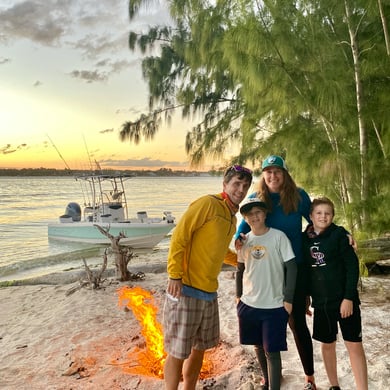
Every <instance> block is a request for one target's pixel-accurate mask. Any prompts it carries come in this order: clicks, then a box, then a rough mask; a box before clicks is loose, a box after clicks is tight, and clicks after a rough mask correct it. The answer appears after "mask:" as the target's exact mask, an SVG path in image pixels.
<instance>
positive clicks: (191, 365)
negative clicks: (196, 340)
mask: <svg viewBox="0 0 390 390" xmlns="http://www.w3.org/2000/svg"><path fill="white" fill-rule="evenodd" d="M203 356H204V351H200V350H196V349H192V351H191V355H190V356H189V358H188V359H186V360H185V362H184V366H183V380H184V386H183V390H195V387H196V382H197V381H198V378H199V373H200V370H201V368H202V364H203Z"/></svg>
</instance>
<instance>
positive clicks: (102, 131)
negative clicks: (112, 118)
mask: <svg viewBox="0 0 390 390" xmlns="http://www.w3.org/2000/svg"><path fill="white" fill-rule="evenodd" d="M113 132H114V129H104V130H100V131H99V133H100V134H106V133H113Z"/></svg>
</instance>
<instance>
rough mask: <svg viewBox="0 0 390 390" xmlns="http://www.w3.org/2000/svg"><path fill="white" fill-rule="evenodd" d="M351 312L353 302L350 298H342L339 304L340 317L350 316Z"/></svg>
mask: <svg viewBox="0 0 390 390" xmlns="http://www.w3.org/2000/svg"><path fill="white" fill-rule="evenodd" d="M352 314H353V302H352V301H351V300H350V299H343V301H342V302H341V305H340V315H341V318H347V317H350V316H351V315H352Z"/></svg>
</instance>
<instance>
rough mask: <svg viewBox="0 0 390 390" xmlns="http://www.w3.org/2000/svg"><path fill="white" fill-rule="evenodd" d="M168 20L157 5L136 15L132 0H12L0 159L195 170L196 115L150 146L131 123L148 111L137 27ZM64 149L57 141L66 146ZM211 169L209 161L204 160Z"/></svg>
mask: <svg viewBox="0 0 390 390" xmlns="http://www.w3.org/2000/svg"><path fill="white" fill-rule="evenodd" d="M161 20H168V14H167V11H166V10H164V9H163V8H162V7H159V6H158V5H156V4H154V5H153V9H149V10H147V11H146V10H145V11H143V12H142V13H141V15H140V16H139V17H138V18H137V20H136V21H134V22H131V23H130V22H129V18H128V0H101V1H91V0H82V1H81V0H65V1H64V0H40V1H39V0H31V1H19V0H2V1H1V3H0V26H1V29H0V168H39V167H44V168H58V169H62V168H65V165H64V162H63V161H62V159H61V157H60V155H61V156H62V157H63V159H64V160H65V161H66V163H67V164H68V165H69V166H70V167H71V168H72V169H87V168H89V160H92V161H94V160H97V161H98V162H99V163H100V165H101V166H102V167H110V168H114V169H115V168H116V169H142V168H146V169H159V168H162V167H165V168H172V169H188V168H189V166H188V162H187V157H186V154H185V150H184V142H185V134H186V132H187V130H188V129H189V128H190V127H191V124H190V123H188V122H184V123H182V122H180V121H179V120H176V121H174V122H173V124H172V126H170V127H165V128H164V129H163V130H161V131H160V132H159V133H158V135H157V136H156V138H155V139H154V140H153V141H151V142H147V143H145V142H144V143H142V144H141V145H133V144H130V143H129V142H121V141H120V140H119V131H120V128H121V125H122V124H123V123H124V122H125V121H126V120H134V119H136V118H137V117H138V116H139V114H140V113H141V112H146V111H147V88H146V84H145V82H144V81H143V80H142V76H141V60H140V58H141V57H140V55H139V54H134V53H132V52H131V51H130V50H129V49H128V43H127V41H128V34H129V31H130V30H135V31H142V30H143V31H146V29H147V27H148V26H149V25H155V24H157V21H161ZM56 149H57V150H56ZM207 168H209V166H208V165H205V166H204V167H203V169H207Z"/></svg>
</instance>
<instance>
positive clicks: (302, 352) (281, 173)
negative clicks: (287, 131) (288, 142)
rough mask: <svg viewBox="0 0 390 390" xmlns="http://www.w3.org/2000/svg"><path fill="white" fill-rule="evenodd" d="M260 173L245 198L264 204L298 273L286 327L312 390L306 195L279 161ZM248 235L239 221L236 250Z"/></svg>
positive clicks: (265, 165) (268, 162)
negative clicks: (304, 251) (304, 224)
mask: <svg viewBox="0 0 390 390" xmlns="http://www.w3.org/2000/svg"><path fill="white" fill-rule="evenodd" d="M262 171H263V173H262V178H261V180H260V183H259V190H258V191H257V192H255V193H253V194H251V195H249V197H256V198H260V199H261V200H262V201H264V202H265V203H266V204H267V208H268V210H269V212H268V213H267V218H266V221H265V223H266V225H267V226H268V227H272V228H275V229H279V230H281V231H282V232H284V233H285V234H286V235H287V237H288V238H289V239H290V242H291V245H292V248H293V251H294V254H295V260H296V262H297V266H298V273H297V281H296V287H295V294H294V300H293V309H292V313H291V315H290V318H289V326H290V329H291V330H292V332H293V335H294V339H295V344H296V346H297V349H298V353H299V357H300V359H301V362H302V365H303V369H304V372H305V376H306V377H305V385H304V389H305V390H315V389H316V385H315V381H314V361H313V343H312V339H311V335H310V331H309V328H308V326H307V323H306V314H309V315H311V313H310V312H308V308H307V304H306V302H307V300H306V281H307V278H306V275H305V267H304V263H303V257H302V218H305V219H306V221H307V222H310V217H309V214H310V205H311V200H310V197H309V195H308V194H307V193H306V191H304V190H303V189H302V188H298V187H297V185H296V184H295V182H294V180H293V179H292V177H291V176H290V174H289V173H288V171H287V167H286V164H285V162H284V160H283V158H282V157H280V156H269V157H267V158H266V159H265V160H264V161H263V164H262ZM249 231H250V227H249V225H248V224H247V223H246V222H245V220H243V221H242V222H241V224H240V225H239V227H238V229H237V232H236V235H235V239H236V248H239V247H240V242H241V238H242V236H241V234H246V233H248V232H249ZM258 349H259V350H256V352H257V355H258V358H262V356H264V351H262V350H261V346H258Z"/></svg>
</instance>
